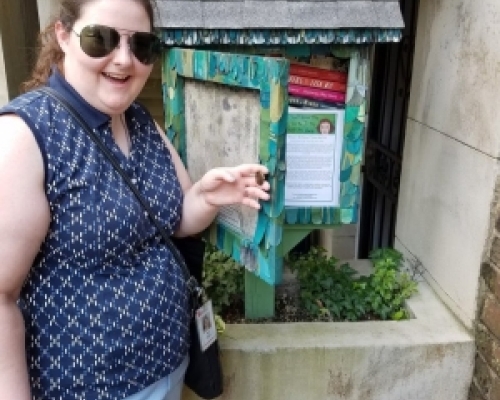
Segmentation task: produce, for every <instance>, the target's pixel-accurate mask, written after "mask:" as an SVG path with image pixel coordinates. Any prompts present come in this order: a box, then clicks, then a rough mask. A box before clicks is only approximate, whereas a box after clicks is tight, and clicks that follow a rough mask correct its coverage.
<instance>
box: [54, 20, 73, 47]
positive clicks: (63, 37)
mask: <svg viewBox="0 0 500 400" xmlns="http://www.w3.org/2000/svg"><path fill="white" fill-rule="evenodd" d="M54 32H55V34H56V39H57V43H59V47H60V48H61V50H62V51H63V52H64V53H66V49H67V47H68V42H69V39H70V36H71V31H68V30H67V29H66V27H65V26H64V24H63V23H62V22H61V21H57V22H56V23H55V25H54Z"/></svg>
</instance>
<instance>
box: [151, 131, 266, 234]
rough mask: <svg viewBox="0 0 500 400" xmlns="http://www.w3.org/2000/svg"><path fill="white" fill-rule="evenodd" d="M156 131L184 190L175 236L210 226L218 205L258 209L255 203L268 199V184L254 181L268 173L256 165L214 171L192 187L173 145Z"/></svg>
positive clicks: (195, 231)
mask: <svg viewBox="0 0 500 400" xmlns="http://www.w3.org/2000/svg"><path fill="white" fill-rule="evenodd" d="M158 130H159V132H160V134H161V136H162V138H163V139H164V141H165V144H166V145H167V147H168V149H169V150H170V153H171V156H172V161H173V163H174V166H175V169H176V172H177V176H178V178H179V181H180V183H181V186H182V189H183V191H184V203H183V210H182V220H181V224H180V226H179V229H178V230H177V232H176V236H188V235H193V234H196V233H198V232H200V231H202V230H203V229H205V228H206V227H207V226H208V225H210V224H211V223H212V221H213V219H214V218H215V216H216V215H217V213H218V211H219V208H220V207H221V206H224V205H229V204H243V205H246V206H248V207H251V208H255V209H259V208H260V204H259V200H268V199H269V194H268V193H267V191H268V190H269V183H268V182H263V183H259V182H258V181H259V179H256V174H262V175H266V174H267V173H268V171H267V169H266V167H264V166H262V165H259V164H241V165H238V166H236V167H231V168H214V169H211V170H210V171H208V172H207V173H206V174H205V175H204V176H203V177H202V178H201V179H200V180H199V181H198V182H196V183H194V184H193V183H192V182H191V178H190V177H189V175H188V173H187V171H186V168H185V167H184V164H183V163H182V160H181V158H180V157H179V154H178V153H177V151H176V150H175V148H174V146H173V145H172V143H170V141H169V140H168V138H167V137H166V135H165V134H164V133H163V132H162V131H161V129H160V128H159V127H158Z"/></svg>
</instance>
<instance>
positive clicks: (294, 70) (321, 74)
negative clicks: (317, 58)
mask: <svg viewBox="0 0 500 400" xmlns="http://www.w3.org/2000/svg"><path fill="white" fill-rule="evenodd" d="M290 75H298V76H306V77H308V78H317V79H324V80H327V81H334V82H340V83H346V82H347V72H344V71H331V70H328V69H322V68H316V67H311V66H308V65H303V64H293V63H292V64H290Z"/></svg>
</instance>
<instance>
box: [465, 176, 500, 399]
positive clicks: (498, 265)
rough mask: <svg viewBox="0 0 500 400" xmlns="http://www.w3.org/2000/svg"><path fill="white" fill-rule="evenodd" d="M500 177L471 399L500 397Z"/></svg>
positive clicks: (483, 269) (482, 289) (484, 273)
mask: <svg viewBox="0 0 500 400" xmlns="http://www.w3.org/2000/svg"><path fill="white" fill-rule="evenodd" d="M499 197H500V180H499V182H497V185H496V190H495V200H494V203H493V207H492V212H491V219H492V225H494V227H493V228H492V235H491V239H490V245H489V246H488V247H489V250H488V251H487V254H486V257H485V259H486V260H485V262H483V264H482V266H481V277H480V291H479V298H478V301H479V302H478V305H479V307H478V316H477V324H476V349H477V350H476V357H475V368H474V376H473V380H472V384H471V388H470V392H469V400H496V399H500V204H499V201H498V200H499Z"/></svg>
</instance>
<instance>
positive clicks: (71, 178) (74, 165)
mask: <svg viewBox="0 0 500 400" xmlns="http://www.w3.org/2000/svg"><path fill="white" fill-rule="evenodd" d="M49 85H50V86H51V87H52V88H54V89H56V90H57V91H59V92H60V93H61V94H63V95H64V97H65V98H66V99H67V100H68V101H70V102H71V104H72V105H74V106H75V108H76V109H77V110H79V111H80V113H81V114H82V116H83V118H84V119H85V120H86V121H87V122H88V123H89V125H90V126H91V128H92V129H94V131H96V132H97V133H98V134H99V135H101V137H102V138H103V140H104V141H105V143H106V144H107V146H108V147H109V148H110V150H111V151H112V152H113V153H114V155H115V156H116V157H117V158H118V159H119V160H120V163H121V165H122V167H123V168H124V169H125V170H126V171H127V172H128V174H129V175H130V177H131V178H132V180H133V181H135V182H136V184H137V186H138V188H139V190H140V191H141V192H142V194H143V195H144V196H145V198H146V199H147V200H148V201H149V203H150V204H151V206H152V208H153V210H154V211H155V213H156V215H157V217H158V219H159V220H160V221H161V223H162V224H163V225H164V226H165V229H166V231H167V232H169V233H172V232H173V231H174V230H175V229H176V227H177V226H178V224H179V221H180V218H181V210H182V199H183V196H182V190H181V187H180V184H179V181H178V179H177V176H176V173H175V169H174V166H173V163H172V160H171V157H170V153H169V151H168V149H167V147H166V146H165V144H164V142H163V140H162V138H161V137H160V134H159V133H158V131H157V129H156V126H155V124H154V122H153V120H152V118H151V117H150V116H149V114H148V113H147V112H146V111H145V110H144V109H143V108H142V107H140V106H139V105H137V104H135V103H134V104H132V105H131V107H130V108H129V109H128V110H127V111H126V113H125V117H126V122H127V125H128V128H129V132H130V136H131V141H132V148H131V153H130V156H129V157H125V155H124V154H123V153H122V152H121V151H120V149H119V148H118V147H117V145H116V144H115V142H114V140H113V138H112V133H111V128H110V118H109V116H107V115H105V114H103V113H101V112H100V111H98V110H96V109H94V108H93V107H91V106H90V105H89V104H88V103H87V102H85V101H84V100H83V98H82V97H81V96H80V95H79V94H78V93H77V92H76V91H75V90H74V89H73V88H72V87H71V86H70V85H69V84H68V83H67V82H66V81H65V80H64V78H63V77H62V76H61V75H59V74H58V73H57V72H55V73H54V74H53V75H52V76H51V78H50V80H49ZM5 113H15V114H17V115H19V116H20V117H21V118H22V119H23V120H24V121H25V122H26V123H27V125H28V126H29V127H30V129H31V130H32V132H33V134H34V136H35V139H36V140H37V142H38V145H39V147H40V150H41V152H42V156H43V160H44V164H45V189H46V194H47V199H48V202H49V206H50V213H51V223H50V228H49V232H48V233H47V236H46V238H45V241H44V242H43V244H42V247H41V249H40V252H39V254H38V256H37V258H36V260H35V262H34V264H33V266H32V268H31V271H30V273H29V276H28V278H27V280H26V282H25V284H24V287H23V289H22V293H21V300H20V302H19V305H20V307H21V309H22V311H23V314H24V318H25V324H26V331H27V336H26V346H27V357H28V366H29V371H30V379H31V387H32V393H33V398H34V399H36V400H42V399H43V400H45V399H47V400H48V399H50V400H59V399H60V400H63V399H64V400H72V399H86V400H88V399H123V398H124V397H126V396H129V395H132V394H133V393H136V392H138V391H140V390H141V389H143V388H144V387H146V386H148V385H151V384H152V383H154V382H156V381H157V380H159V379H161V378H163V377H165V376H167V375H168V374H169V373H171V372H172V371H173V370H174V369H175V368H176V367H178V366H179V365H180V364H181V362H182V360H183V359H184V357H185V356H186V354H187V351H188V345H189V331H188V323H189V317H188V295H187V287H186V282H185V280H184V278H183V275H182V271H181V269H180V267H179V265H177V263H176V262H175V260H174V258H173V257H172V255H171V253H170V252H169V250H168V247H167V246H166V245H164V244H163V243H162V242H161V241H160V239H159V234H158V233H157V232H156V231H155V228H154V227H153V226H152V224H151V222H150V221H149V220H148V218H147V216H146V215H145V214H144V211H143V210H142V208H141V206H140V204H139V203H138V202H137V200H136V199H135V197H134V195H133V193H132V192H131V191H130V190H129V188H128V186H127V185H126V184H125V183H124V181H123V180H122V178H121V177H120V176H119V175H118V173H117V172H115V170H114V168H113V167H112V165H111V164H110V163H109V162H108V161H107V160H106V159H105V158H104V157H103V155H102V154H101V152H100V150H99V149H98V148H97V147H96V145H95V144H94V142H92V140H91V139H90V138H89V137H87V135H86V134H85V132H84V131H83V130H82V129H81V127H80V126H78V123H77V122H76V121H74V120H73V119H72V117H71V116H70V115H69V114H68V113H67V112H66V111H65V109H64V108H63V107H62V106H60V105H59V104H57V103H56V102H55V101H53V100H52V99H51V98H49V97H47V96H46V95H44V94H41V93H39V92H30V93H27V94H24V95H22V96H20V97H18V98H16V99H14V100H13V101H12V102H11V103H9V104H8V105H7V106H5V107H4V108H2V109H0V114H5Z"/></svg>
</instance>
